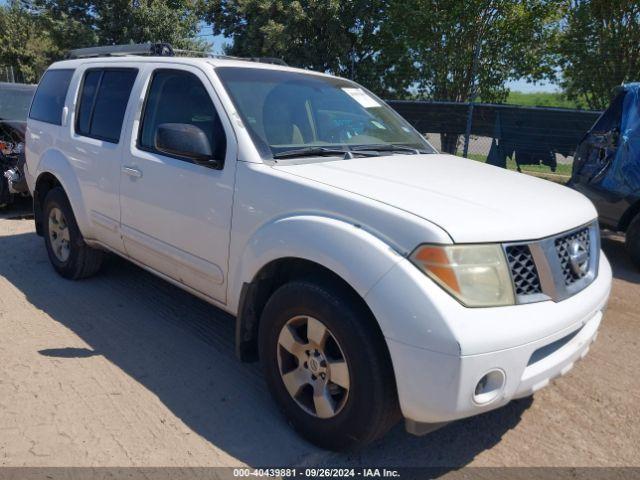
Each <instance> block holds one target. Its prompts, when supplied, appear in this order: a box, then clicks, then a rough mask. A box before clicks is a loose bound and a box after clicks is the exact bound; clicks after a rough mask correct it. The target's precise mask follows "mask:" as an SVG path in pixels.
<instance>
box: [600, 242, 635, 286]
mask: <svg viewBox="0 0 640 480" xmlns="http://www.w3.org/2000/svg"><path fill="white" fill-rule="evenodd" d="M601 238H602V250H603V251H604V253H605V255H606V256H607V258H608V259H609V262H610V263H611V268H612V270H613V276H614V277H615V278H618V279H620V280H624V281H627V282H632V283H640V269H638V268H637V267H636V266H635V265H634V264H633V262H632V261H631V257H630V256H629V254H628V253H627V250H626V248H625V245H624V235H622V234H619V233H614V232H610V231H608V230H605V231H603V232H602V237H601Z"/></svg>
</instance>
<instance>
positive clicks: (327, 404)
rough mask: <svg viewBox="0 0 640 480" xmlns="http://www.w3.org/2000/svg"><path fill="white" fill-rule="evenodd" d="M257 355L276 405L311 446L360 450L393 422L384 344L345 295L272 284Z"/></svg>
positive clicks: (311, 286)
mask: <svg viewBox="0 0 640 480" xmlns="http://www.w3.org/2000/svg"><path fill="white" fill-rule="evenodd" d="M260 357H261V360H262V364H263V367H264V370H265V375H266V378H267V383H268V385H269V388H270V390H271V393H272V395H273V397H274V398H275V400H276V402H277V403H278V405H279V406H280V408H281V409H282V410H283V412H284V413H285V415H286V416H287V418H288V419H289V421H290V422H291V424H292V425H293V427H294V428H295V429H296V430H297V431H298V432H299V433H300V434H301V435H302V436H303V437H305V438H306V439H307V440H309V441H311V442H312V443H314V444H316V445H318V446H321V447H323V448H329V449H332V450H345V449H354V448H357V447H360V446H363V445H365V444H367V443H370V442H372V441H374V440H376V439H377V438H379V437H381V436H382V435H384V433H386V432H387V430H388V429H389V428H391V426H393V425H394V424H395V423H396V422H397V421H398V419H399V418H400V414H399V408H398V403H397V395H396V389H395V380H394V377H393V371H392V367H391V362H390V360H389V356H388V353H387V349H386V345H385V342H384V339H383V338H382V336H381V334H380V332H379V331H377V329H376V328H375V325H374V324H372V319H371V318H370V314H369V312H368V311H366V310H365V309H364V308H363V307H362V306H361V305H360V304H359V302H358V301H357V300H356V299H354V298H353V296H351V295H349V294H348V292H344V291H340V290H338V289H334V288H331V287H328V286H324V285H321V284H315V283H312V282H308V281H294V282H291V283H288V284H286V285H284V286H282V287H280V288H279V289H278V290H277V291H276V292H275V293H274V294H273V295H272V297H271V298H270V299H269V301H268V302H267V305H266V307H265V309H264V312H263V314H262V318H261V321H260Z"/></svg>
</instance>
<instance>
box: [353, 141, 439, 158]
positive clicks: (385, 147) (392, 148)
mask: <svg viewBox="0 0 640 480" xmlns="http://www.w3.org/2000/svg"><path fill="white" fill-rule="evenodd" d="M351 150H352V151H354V152H361V151H363V150H366V151H373V152H407V153H413V154H415V155H418V154H420V153H428V152H426V151H424V150H420V149H419V148H412V147H407V146H406V145H398V144H396V143H381V144H375V145H357V146H354V147H351Z"/></svg>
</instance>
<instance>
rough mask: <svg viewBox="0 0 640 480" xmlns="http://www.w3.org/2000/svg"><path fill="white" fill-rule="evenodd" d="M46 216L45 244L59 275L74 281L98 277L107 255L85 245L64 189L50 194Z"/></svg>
mask: <svg viewBox="0 0 640 480" xmlns="http://www.w3.org/2000/svg"><path fill="white" fill-rule="evenodd" d="M42 214H43V215H42V217H43V218H42V220H43V221H42V223H43V227H44V232H43V233H44V241H45V245H46V247H47V253H48V254H49V260H50V261H51V265H53V268H54V269H55V270H56V272H58V273H59V274H60V275H61V276H63V277H65V278H69V279H74V280H75V279H80V278H85V277H90V276H91V275H94V274H95V273H97V272H98V270H99V269H100V265H101V264H102V258H103V252H102V251H100V250H96V249H94V248H91V247H89V246H88V245H87V244H86V243H85V242H84V239H83V238H82V234H81V233H80V230H79V229H78V224H77V223H76V219H75V216H74V215H73V210H72V209H71V205H70V204H69V200H68V199H67V196H66V195H65V193H64V191H63V190H62V189H61V188H60V187H56V188H53V189H51V190H50V191H49V192H48V193H47V196H46V197H45V199H44V205H43V209H42Z"/></svg>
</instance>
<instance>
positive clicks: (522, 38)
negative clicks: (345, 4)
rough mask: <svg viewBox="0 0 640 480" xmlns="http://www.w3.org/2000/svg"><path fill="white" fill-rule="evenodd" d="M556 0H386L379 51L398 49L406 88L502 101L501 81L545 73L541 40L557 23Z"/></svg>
mask: <svg viewBox="0 0 640 480" xmlns="http://www.w3.org/2000/svg"><path fill="white" fill-rule="evenodd" d="M557 7H558V1H556V0H524V1H520V2H513V1H511V0H489V1H487V0H467V1H465V2H460V1H458V0H409V1H404V2H391V3H390V8H389V19H388V21H387V22H385V24H384V25H383V27H382V28H383V34H384V36H385V37H386V38H385V41H384V42H383V45H384V49H385V50H388V51H389V52H388V54H387V55H386V56H388V57H391V56H397V55H401V58H402V59H403V60H404V61H403V64H404V65H405V68H407V69H408V70H407V71H406V72H405V75H404V76H405V77H406V80H405V81H404V84H403V85H402V86H403V87H404V90H405V92H408V91H410V89H412V88H417V91H418V93H419V95H420V96H422V97H426V98H433V99H437V100H451V101H457V102H463V101H467V100H469V98H470V97H471V95H472V92H473V81H474V75H473V74H474V56H476V55H477V65H476V66H475V70H476V73H477V77H476V78H477V83H478V89H477V93H478V95H479V96H480V97H482V98H483V99H485V101H490V102H494V101H503V100H505V99H506V97H507V93H508V90H507V88H506V86H505V83H506V82H507V81H508V80H510V79H515V78H520V77H522V76H526V77H529V78H531V79H534V80H535V79H540V78H542V77H543V76H545V75H548V74H550V66H549V65H548V63H547V62H545V61H544V60H545V58H546V56H547V55H548V52H547V50H546V47H545V46H546V45H547V41H548V39H549V37H550V35H552V33H553V29H552V28H550V26H551V25H552V24H553V22H555V21H557V20H558V18H557V12H558V8H557ZM407 12H411V15H407Z"/></svg>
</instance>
